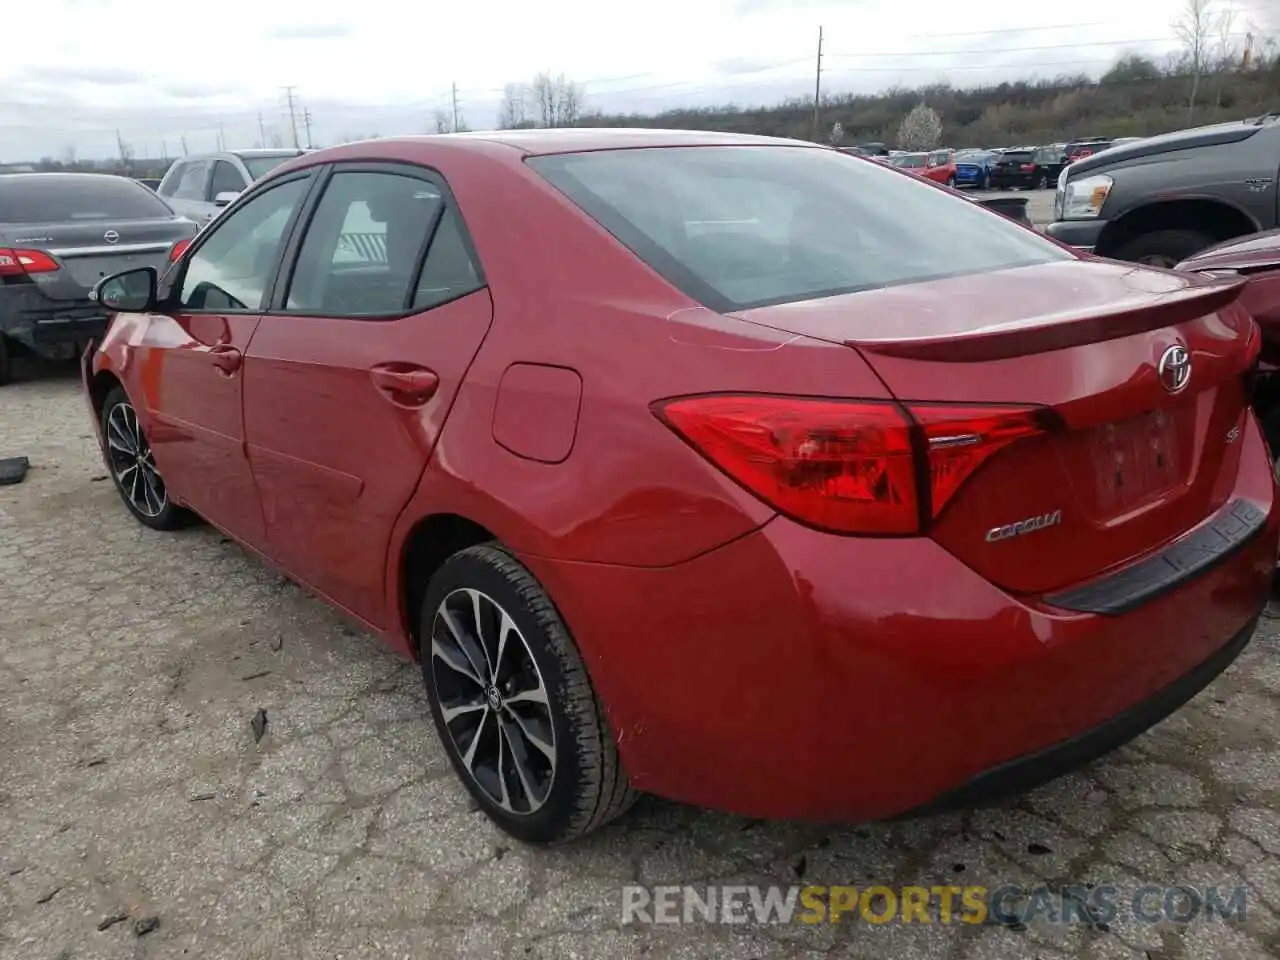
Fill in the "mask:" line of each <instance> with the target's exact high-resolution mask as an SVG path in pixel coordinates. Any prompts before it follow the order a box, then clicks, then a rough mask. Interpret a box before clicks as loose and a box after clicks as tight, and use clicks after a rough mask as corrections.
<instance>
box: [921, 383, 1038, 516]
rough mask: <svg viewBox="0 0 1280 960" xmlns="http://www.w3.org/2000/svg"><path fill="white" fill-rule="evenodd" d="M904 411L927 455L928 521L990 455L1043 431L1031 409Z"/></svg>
mask: <svg viewBox="0 0 1280 960" xmlns="http://www.w3.org/2000/svg"><path fill="white" fill-rule="evenodd" d="M909 409H910V410H911V416H912V417H913V418H915V421H916V423H918V424H920V428H921V430H923V432H924V441H925V446H926V449H927V450H928V458H929V506H930V518H931V519H937V517H938V516H939V515H940V514H941V513H942V510H943V508H944V507H946V505H947V504H948V503H949V502H950V501H951V498H952V497H954V496H955V494H956V491H957V490H959V489H960V486H961V484H963V483H964V482H965V481H966V480H968V479H969V477H970V476H972V475H973V473H974V471H976V470H977V469H978V468H979V467H980V466H982V464H983V463H985V462H986V461H987V460H988V459H990V458H991V457H992V456H993V455H995V454H996V453H998V452H999V451H1001V450H1003V449H1004V448H1005V447H1007V446H1008V445H1009V444H1011V443H1013V442H1014V441H1016V440H1023V439H1025V438H1027V437H1032V436H1035V435H1037V434H1040V433H1043V432H1044V431H1045V425H1044V423H1043V417H1044V413H1043V411H1042V410H1040V409H1039V408H1037V407H1008V406H995V407H993V406H963V405H959V404H951V403H939V404H927V403H913V404H910V405H909Z"/></svg>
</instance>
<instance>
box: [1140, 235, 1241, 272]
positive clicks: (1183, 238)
mask: <svg viewBox="0 0 1280 960" xmlns="http://www.w3.org/2000/svg"><path fill="white" fill-rule="evenodd" d="M1217 242H1218V241H1217V239H1216V238H1214V237H1211V236H1209V235H1208V234H1207V233H1201V232H1200V231H1199V230H1155V231H1152V232H1151V233H1144V234H1141V235H1140V236H1137V237H1134V238H1133V239H1132V240H1129V241H1127V242H1125V243H1123V244H1121V245H1120V247H1119V249H1117V250H1116V253H1115V256H1116V259H1118V260H1129V261H1131V262H1133V263H1145V264H1147V265H1149V266H1153V267H1165V268H1166V269H1172V268H1173V267H1176V266H1177V265H1178V264H1179V263H1181V262H1182V261H1183V260H1185V259H1187V257H1190V256H1193V255H1195V254H1197V253H1199V252H1200V251H1201V250H1204V249H1205V248H1206V247H1211V246H1213V245H1214V244H1215V243H1217Z"/></svg>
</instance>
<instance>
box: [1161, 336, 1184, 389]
mask: <svg viewBox="0 0 1280 960" xmlns="http://www.w3.org/2000/svg"><path fill="white" fill-rule="evenodd" d="M1156 373H1158V374H1159V375H1160V382H1161V383H1162V384H1163V385H1164V388H1165V389H1166V390H1168V391H1169V392H1170V393H1181V392H1182V391H1183V390H1184V389H1186V386H1187V383H1188V382H1189V381H1190V380H1191V354H1189V353H1188V352H1187V348H1186V347H1184V346H1183V345H1182V344H1180V343H1175V344H1174V345H1173V346H1172V347H1169V348H1167V349H1166V350H1165V352H1164V353H1162V354H1161V355H1160V363H1159V364H1158V365H1157V366H1156Z"/></svg>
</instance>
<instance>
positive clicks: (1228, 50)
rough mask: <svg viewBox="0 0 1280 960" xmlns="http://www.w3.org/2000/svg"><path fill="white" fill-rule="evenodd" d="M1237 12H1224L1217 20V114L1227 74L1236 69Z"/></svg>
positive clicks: (1215, 97)
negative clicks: (1235, 27)
mask: <svg viewBox="0 0 1280 960" xmlns="http://www.w3.org/2000/svg"><path fill="white" fill-rule="evenodd" d="M1235 19H1236V12H1235V11H1234V10H1232V9H1230V8H1227V9H1226V10H1223V11H1222V13H1220V14H1218V20H1217V28H1218V34H1217V44H1216V45H1215V47H1214V51H1213V52H1214V60H1215V61H1216V62H1215V63H1214V69H1215V70H1216V71H1217V74H1218V90H1217V92H1216V93H1215V94H1214V98H1213V112H1214V113H1215V114H1216V113H1217V112H1218V110H1219V109H1220V108H1221V107H1222V88H1223V86H1224V85H1225V84H1226V82H1227V74H1229V73H1231V72H1232V71H1233V69H1234V67H1235V63H1234V61H1235V52H1236V43H1235V36H1234V34H1233V33H1232V32H1231V28H1232V26H1233V25H1234V24H1235Z"/></svg>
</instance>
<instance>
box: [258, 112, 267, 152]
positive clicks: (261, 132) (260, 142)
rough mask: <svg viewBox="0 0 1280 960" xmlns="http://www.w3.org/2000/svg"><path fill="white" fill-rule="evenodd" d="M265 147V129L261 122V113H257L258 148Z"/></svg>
mask: <svg viewBox="0 0 1280 960" xmlns="http://www.w3.org/2000/svg"><path fill="white" fill-rule="evenodd" d="M266 145H267V127H266V124H264V123H263V122H262V111H261V110H259V111H258V146H260V147H265V146H266Z"/></svg>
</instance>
